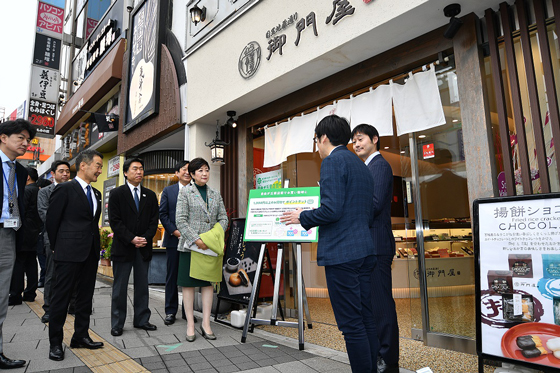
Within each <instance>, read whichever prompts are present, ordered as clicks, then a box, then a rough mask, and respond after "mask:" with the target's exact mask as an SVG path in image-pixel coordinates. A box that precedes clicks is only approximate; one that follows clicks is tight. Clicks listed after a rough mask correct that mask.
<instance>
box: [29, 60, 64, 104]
mask: <svg viewBox="0 0 560 373" xmlns="http://www.w3.org/2000/svg"><path fill="white" fill-rule="evenodd" d="M59 78H60V73H59V72H58V70H52V69H47V68H44V67H40V66H31V89H30V97H31V100H43V101H49V102H57V101H58V86H59ZM30 106H31V105H30Z"/></svg>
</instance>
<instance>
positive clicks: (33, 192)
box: [21, 183, 43, 251]
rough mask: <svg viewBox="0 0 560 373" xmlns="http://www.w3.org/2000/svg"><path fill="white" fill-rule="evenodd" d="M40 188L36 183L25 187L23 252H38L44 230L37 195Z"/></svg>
mask: <svg viewBox="0 0 560 373" xmlns="http://www.w3.org/2000/svg"><path fill="white" fill-rule="evenodd" d="M38 194H39V187H38V186H37V184H36V183H31V184H29V185H26V186H25V191H24V193H23V200H24V205H25V221H24V223H23V227H22V229H23V231H24V234H23V245H22V247H21V250H22V251H37V240H38V239H39V234H41V231H42V230H43V222H42V220H41V218H40V217H39V213H38V212H37V195H38Z"/></svg>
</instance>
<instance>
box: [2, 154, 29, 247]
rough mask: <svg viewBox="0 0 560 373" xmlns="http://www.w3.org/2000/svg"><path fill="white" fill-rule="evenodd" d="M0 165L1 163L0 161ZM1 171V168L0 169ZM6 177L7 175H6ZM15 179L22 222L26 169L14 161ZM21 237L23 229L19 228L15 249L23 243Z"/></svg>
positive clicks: (23, 219) (23, 218)
mask: <svg viewBox="0 0 560 373" xmlns="http://www.w3.org/2000/svg"><path fill="white" fill-rule="evenodd" d="M0 167H2V164H1V163H0ZM0 171H1V170H0ZM6 178H8V175H6ZM16 179H17V185H18V205H19V215H20V218H21V222H22V224H24V223H25V204H24V195H25V183H26V181H27V170H26V169H25V167H23V166H22V165H20V164H19V163H18V162H16ZM0 196H2V198H0V211H2V207H3V206H4V181H2V182H1V183H0ZM23 237H24V232H23V229H22V228H20V229H18V230H17V232H16V249H17V250H20V249H21V247H22V245H23Z"/></svg>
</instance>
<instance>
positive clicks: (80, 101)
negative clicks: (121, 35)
mask: <svg viewBox="0 0 560 373" xmlns="http://www.w3.org/2000/svg"><path fill="white" fill-rule="evenodd" d="M124 51H125V40H124V39H122V40H120V41H119V42H118V44H117V45H116V46H115V47H114V48H113V50H111V51H110V52H109V54H108V55H107V56H106V57H105V58H104V59H103V61H101V62H100V63H99V65H98V66H97V67H96V68H95V70H94V71H93V72H92V73H91V74H90V75H89V77H88V78H87V79H86V80H85V81H84V83H83V84H82V86H81V87H80V89H78V90H77V91H76V93H74V95H73V96H72V97H71V98H70V99H69V100H68V102H67V103H66V105H64V107H63V108H62V111H61V113H60V116H59V117H58V120H57V122H56V134H57V135H64V134H66V133H67V132H68V131H69V130H70V128H72V126H74V124H76V122H77V121H78V120H79V119H80V118H81V117H82V116H84V113H83V112H80V110H89V109H91V108H92V107H93V106H94V105H95V104H96V103H97V102H99V100H101V98H103V96H105V95H106V94H107V93H108V92H109V91H110V90H111V89H112V88H113V87H114V86H115V85H116V84H117V83H118V82H120V80H121V78H122V67H123V55H124Z"/></svg>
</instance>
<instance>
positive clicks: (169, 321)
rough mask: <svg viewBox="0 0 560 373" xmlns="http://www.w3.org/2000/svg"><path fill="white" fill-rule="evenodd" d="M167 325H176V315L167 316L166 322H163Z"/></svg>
mask: <svg viewBox="0 0 560 373" xmlns="http://www.w3.org/2000/svg"><path fill="white" fill-rule="evenodd" d="M163 323H164V324H165V325H173V324H175V315H173V314H169V315H165V320H164V321H163Z"/></svg>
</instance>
